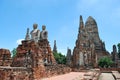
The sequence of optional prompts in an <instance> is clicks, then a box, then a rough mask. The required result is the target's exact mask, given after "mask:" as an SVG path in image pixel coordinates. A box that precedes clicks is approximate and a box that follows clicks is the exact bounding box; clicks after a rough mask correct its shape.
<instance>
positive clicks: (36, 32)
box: [30, 24, 40, 42]
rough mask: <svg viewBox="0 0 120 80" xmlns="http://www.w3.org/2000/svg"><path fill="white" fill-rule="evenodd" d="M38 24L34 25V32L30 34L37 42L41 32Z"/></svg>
mask: <svg viewBox="0 0 120 80" xmlns="http://www.w3.org/2000/svg"><path fill="white" fill-rule="evenodd" d="M37 27H38V24H33V30H32V31H31V32H30V34H31V39H32V40H34V41H35V42H37V41H38V40H39V37H40V30H39V29H37Z"/></svg>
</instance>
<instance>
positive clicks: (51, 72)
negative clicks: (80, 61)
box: [45, 64, 72, 77]
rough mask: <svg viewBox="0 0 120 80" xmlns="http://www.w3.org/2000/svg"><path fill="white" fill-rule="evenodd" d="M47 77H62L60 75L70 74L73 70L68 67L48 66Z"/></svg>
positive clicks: (60, 65)
mask: <svg viewBox="0 0 120 80" xmlns="http://www.w3.org/2000/svg"><path fill="white" fill-rule="evenodd" d="M45 69H46V72H45V73H46V76H45V77H51V76H55V75H60V74H65V73H69V72H71V71H72V69H71V68H70V67H68V66H66V65H62V64H59V65H51V66H46V67H45Z"/></svg>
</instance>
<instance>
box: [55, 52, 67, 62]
mask: <svg viewBox="0 0 120 80" xmlns="http://www.w3.org/2000/svg"><path fill="white" fill-rule="evenodd" d="M53 55H54V57H55V60H56V62H57V63H58V64H66V56H65V55H63V54H61V53H56V52H54V53H53Z"/></svg>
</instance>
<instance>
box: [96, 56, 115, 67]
mask: <svg viewBox="0 0 120 80" xmlns="http://www.w3.org/2000/svg"><path fill="white" fill-rule="evenodd" d="M112 64H113V61H112V60H111V59H110V58H109V57H107V56H105V57H102V58H101V59H100V60H99V61H98V65H99V66H100V67H102V68H103V67H106V68H108V67H109V66H111V65H112Z"/></svg>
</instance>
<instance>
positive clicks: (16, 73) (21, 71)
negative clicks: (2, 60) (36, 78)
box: [0, 67, 33, 80]
mask: <svg viewBox="0 0 120 80" xmlns="http://www.w3.org/2000/svg"><path fill="white" fill-rule="evenodd" d="M0 80H33V76H32V71H31V69H26V68H19V67H18V68H17V67H16V68H15V67H3V68H0Z"/></svg>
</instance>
